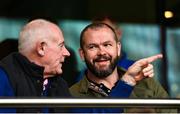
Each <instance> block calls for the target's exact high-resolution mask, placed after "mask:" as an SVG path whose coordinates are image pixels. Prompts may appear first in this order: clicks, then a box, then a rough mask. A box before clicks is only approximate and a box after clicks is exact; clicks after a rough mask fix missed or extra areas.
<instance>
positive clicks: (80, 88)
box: [69, 76, 89, 97]
mask: <svg viewBox="0 0 180 114" xmlns="http://www.w3.org/2000/svg"><path fill="white" fill-rule="evenodd" d="M88 84H89V83H88V80H87V78H86V76H84V77H83V79H82V80H80V81H79V82H77V83H75V84H74V85H72V86H71V87H70V88H69V90H70V93H71V95H72V96H74V97H80V96H82V95H85V94H87V92H88Z"/></svg>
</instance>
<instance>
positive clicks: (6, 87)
mask: <svg viewBox="0 0 180 114" xmlns="http://www.w3.org/2000/svg"><path fill="white" fill-rule="evenodd" d="M3 96H5V97H10V96H11V97H12V96H14V92H13V89H12V87H11V85H10V83H9V80H8V78H7V74H6V73H5V72H4V71H3V69H2V68H0V97H3ZM15 112H16V109H14V108H0V113H15Z"/></svg>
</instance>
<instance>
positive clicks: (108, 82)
mask: <svg viewBox="0 0 180 114" xmlns="http://www.w3.org/2000/svg"><path fill="white" fill-rule="evenodd" d="M87 77H88V79H90V80H91V81H93V82H95V83H97V84H100V83H103V84H104V85H105V86H106V87H108V88H109V89H112V88H113V87H114V86H115V83H116V82H117V81H118V80H119V75H118V72H117V68H115V70H114V71H113V72H112V73H111V74H110V75H109V76H107V77H106V78H98V77H96V76H95V75H94V74H92V73H91V72H90V71H89V70H88V73H87Z"/></svg>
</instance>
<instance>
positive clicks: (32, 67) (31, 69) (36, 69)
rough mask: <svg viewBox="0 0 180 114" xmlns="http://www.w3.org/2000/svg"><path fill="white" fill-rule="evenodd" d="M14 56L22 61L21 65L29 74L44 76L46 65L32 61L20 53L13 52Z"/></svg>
mask: <svg viewBox="0 0 180 114" xmlns="http://www.w3.org/2000/svg"><path fill="white" fill-rule="evenodd" d="M13 56H14V58H15V59H16V60H17V61H18V62H19V63H20V67H21V68H22V69H23V70H24V71H25V73H26V74H27V75H30V76H36V77H43V73H44V67H41V66H39V65H36V64H35V63H33V62H30V61H29V60H28V59H27V58H26V57H25V56H23V55H22V54H20V53H13Z"/></svg>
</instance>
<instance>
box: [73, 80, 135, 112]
mask: <svg viewBox="0 0 180 114" xmlns="http://www.w3.org/2000/svg"><path fill="white" fill-rule="evenodd" d="M132 90H133V86H130V85H128V84H126V83H125V82H123V81H121V80H119V81H118V82H117V84H116V86H115V87H114V88H113V89H112V90H111V93H110V94H109V97H110V98H128V97H129V96H130V95H131V92H132ZM72 112H74V113H123V109H122V108H74V109H72Z"/></svg>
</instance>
